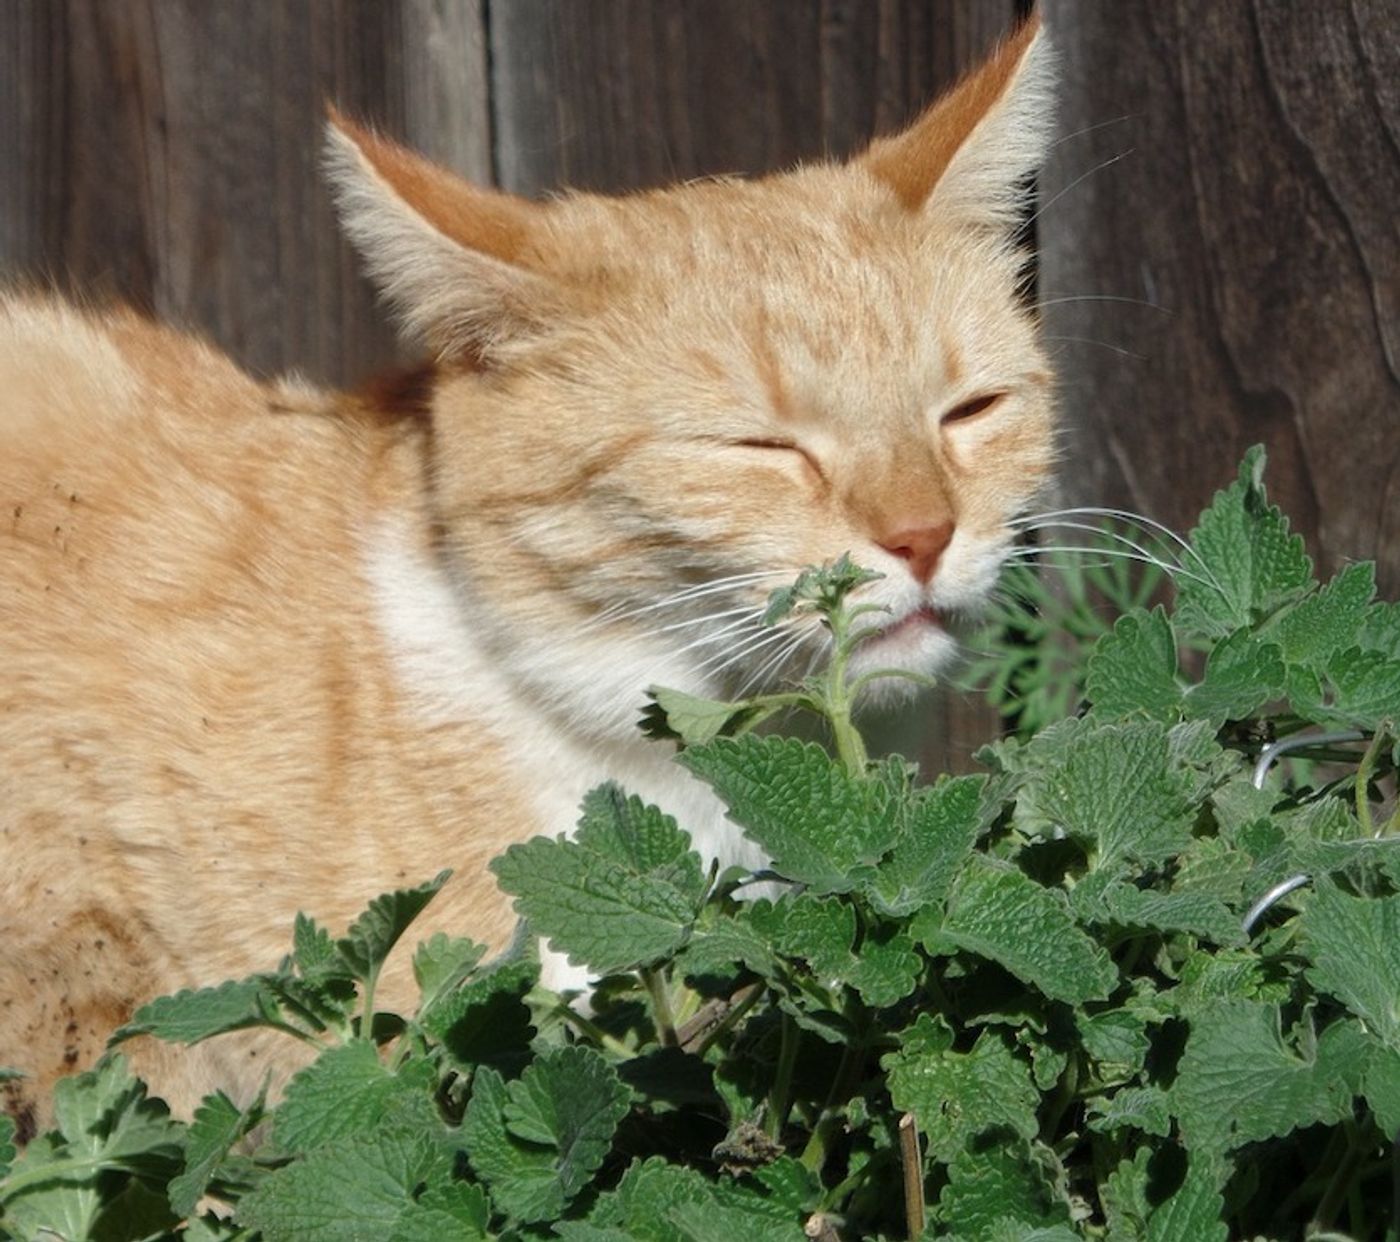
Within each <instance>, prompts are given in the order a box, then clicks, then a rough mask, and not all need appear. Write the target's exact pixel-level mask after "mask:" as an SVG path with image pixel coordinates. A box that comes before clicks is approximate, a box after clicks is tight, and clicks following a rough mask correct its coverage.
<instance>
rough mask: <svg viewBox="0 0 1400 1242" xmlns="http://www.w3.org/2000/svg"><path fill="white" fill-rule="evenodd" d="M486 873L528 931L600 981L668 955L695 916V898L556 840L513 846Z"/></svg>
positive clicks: (683, 938) (538, 839)
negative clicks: (492, 876) (526, 923)
mask: <svg viewBox="0 0 1400 1242" xmlns="http://www.w3.org/2000/svg"><path fill="white" fill-rule="evenodd" d="M687 753H688V754H689V753H693V752H687ZM491 870H492V871H493V872H495V874H496V879H497V880H498V881H499V883H500V886H501V888H502V889H503V890H504V891H505V892H507V893H509V894H510V895H511V896H513V897H514V898H515V908H516V910H517V911H518V912H519V913H520V914H521V915H523V916H524V917H525V918H526V919H528V920H529V924H530V930H531V931H532V932H534V933H535V934H537V935H539V936H541V937H543V938H544V939H546V940H548V941H549V942H550V944H551V945H552V946H553V948H554V949H556V950H557V951H559V952H562V953H565V954H567V955H568V958H569V961H571V962H573V963H574V964H575V965H581V966H588V967H590V968H591V969H592V970H594V971H596V972H598V973H599V974H610V973H613V972H615V971H619V970H625V969H627V968H629V967H633V966H645V965H649V964H650V963H652V962H655V961H657V960H658V959H660V958H663V957H667V956H669V955H670V954H672V953H674V952H675V951H676V950H677V949H679V948H680V947H681V945H683V944H684V943H685V941H686V938H687V936H688V935H689V933H690V928H691V925H692V924H693V923H694V922H695V918H696V915H697V913H698V908H697V903H696V901H695V899H694V898H693V897H690V896H688V895H687V894H686V893H684V892H682V891H681V890H680V889H678V888H677V887H676V886H675V885H674V884H673V883H671V882H670V881H668V880H665V879H661V878H659V877H657V876H652V875H637V874H636V873H635V872H632V871H629V870H628V869H627V868H626V867H624V866H623V865H622V864H621V863H619V862H616V861H614V860H613V859H611V858H608V857H606V856H604V855H602V854H599V853H596V852H595V851H593V850H590V849H586V848H584V847H583V846H582V845H578V844H576V843H575V842H573V841H567V840H565V839H564V838H563V837H559V838H557V839H555V840H550V839H549V838H547V837H535V838H534V839H533V840H531V841H527V842H525V843H524V844H523V845H512V846H511V847H510V849H508V850H507V851H506V852H505V853H504V854H502V855H501V856H500V857H498V858H497V859H495V860H494V861H493V862H492V863H491Z"/></svg>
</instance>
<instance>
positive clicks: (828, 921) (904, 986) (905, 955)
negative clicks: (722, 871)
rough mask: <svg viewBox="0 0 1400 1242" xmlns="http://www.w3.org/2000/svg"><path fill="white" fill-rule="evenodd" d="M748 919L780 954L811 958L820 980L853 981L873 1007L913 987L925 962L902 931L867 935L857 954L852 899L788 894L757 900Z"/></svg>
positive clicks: (899, 997)
mask: <svg viewBox="0 0 1400 1242" xmlns="http://www.w3.org/2000/svg"><path fill="white" fill-rule="evenodd" d="M749 921H750V922H751V923H752V925H753V927H754V930H755V931H757V932H758V933H759V935H761V936H763V937H765V938H766V939H767V940H768V941H769V942H770V943H771V944H772V945H773V947H774V948H775V949H776V950H777V951H778V952H779V953H782V954H784V955H786V956H788V957H796V958H804V959H806V961H807V962H808V963H809V964H810V965H811V968H812V971H813V973H814V974H816V975H817V977H818V978H819V979H821V980H823V981H824V982H831V981H836V982H841V983H847V984H849V985H850V986H851V987H853V988H855V989H856V991H858V992H859V993H860V994H861V998H862V999H863V1000H864V1001H865V1003H866V1004H868V1005H870V1006H872V1007H874V1008H877V1009H878V1008H881V1007H882V1006H886V1005H893V1004H895V1003H896V1002H897V1001H900V1000H903V999H904V997H906V996H908V995H909V993H910V992H912V991H913V990H914V983H915V980H916V979H917V977H918V974H919V970H920V968H921V966H922V963H921V962H920V960H919V957H918V954H916V953H915V952H914V946H913V943H912V941H910V940H909V938H908V937H907V936H903V935H896V936H894V937H892V938H891V939H888V940H885V941H880V940H874V939H868V940H866V941H865V943H864V944H862V946H861V949H860V952H859V954H857V953H856V952H855V951H854V945H855V940H856V912H855V907H854V906H852V905H851V904H850V903H849V902H844V901H840V900H837V899H836V898H831V897H812V896H810V895H809V894H806V893H802V894H789V895H786V896H784V897H782V898H781V899H780V900H779V901H777V902H776V903H773V902H769V901H759V902H757V903H755V905H754V907H753V909H752V911H751V912H750V915H749Z"/></svg>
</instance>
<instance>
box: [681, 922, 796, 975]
mask: <svg viewBox="0 0 1400 1242" xmlns="http://www.w3.org/2000/svg"><path fill="white" fill-rule="evenodd" d="M750 914H751V911H741V912H740V914H739V916H737V917H731V916H728V915H725V916H721V917H719V918H715V919H714V920H713V921H711V922H708V923H706V924H703V925H702V926H700V927H697V928H696V930H695V932H694V933H693V934H692V935H691V937H690V941H689V942H688V943H687V944H686V946H685V948H684V949H683V950H682V951H681V954H680V956H679V957H678V958H677V960H678V962H679V963H680V967H681V971H682V973H683V974H684V975H685V977H686V978H689V979H694V978H698V977H700V976H703V975H715V974H729V973H731V972H733V971H734V970H735V969H736V968H737V967H740V966H742V967H744V968H746V969H748V970H751V971H753V972H754V973H755V974H759V975H765V976H766V975H771V974H772V973H773V971H774V969H775V968H776V959H775V958H774V956H773V950H772V947H771V946H770V945H769V943H768V941H767V940H766V939H765V938H764V937H763V936H762V935H760V934H759V932H758V931H757V930H755V928H754V926H753V923H752V922H751V921H750V917H749V916H750Z"/></svg>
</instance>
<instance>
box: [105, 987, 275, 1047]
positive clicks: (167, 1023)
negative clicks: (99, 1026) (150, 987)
mask: <svg viewBox="0 0 1400 1242" xmlns="http://www.w3.org/2000/svg"><path fill="white" fill-rule="evenodd" d="M278 1021H280V1016H279V1014H278V1011H277V1003H276V993H275V991H274V990H273V988H272V987H271V986H270V985H269V983H268V981H267V978H266V977H264V976H261V975H254V976H253V977H252V978H250V979H240V980H236V981H233V980H231V981H229V982H228V983H221V984H220V985H219V986H218V987H215V988H186V989H185V990H183V991H180V992H176V993H174V994H173V995H171V996H160V997H157V998H156V999H155V1000H153V1001H149V1002H148V1003H146V1004H144V1005H142V1006H141V1008H140V1009H138V1010H137V1011H136V1012H135V1013H134V1014H133V1015H132V1017H131V1021H130V1022H128V1023H127V1024H126V1025H125V1026H123V1027H121V1028H120V1029H119V1030H117V1031H116V1032H115V1033H114V1034H113V1035H112V1038H111V1040H110V1041H109V1042H110V1043H112V1044H115V1043H118V1042H120V1041H121V1040H125V1039H130V1038H131V1037H132V1036H134V1035H153V1036H155V1038H157V1039H163V1040H165V1042H166V1043H172V1044H197V1043H200V1042H201V1041H202V1040H206V1039H209V1038H211V1037H213V1036H215V1035H223V1034H225V1033H226V1032H228V1031H239V1030H244V1029H246V1028H247V1027H250V1026H266V1025H269V1024H272V1023H276V1022H278Z"/></svg>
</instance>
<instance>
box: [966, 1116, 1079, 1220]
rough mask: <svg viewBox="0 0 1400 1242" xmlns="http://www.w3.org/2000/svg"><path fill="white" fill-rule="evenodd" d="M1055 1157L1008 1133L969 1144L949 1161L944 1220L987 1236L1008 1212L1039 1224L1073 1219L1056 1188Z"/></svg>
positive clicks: (1008, 1214)
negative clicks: (1053, 1163) (1039, 1151)
mask: <svg viewBox="0 0 1400 1242" xmlns="http://www.w3.org/2000/svg"><path fill="white" fill-rule="evenodd" d="M1047 1157H1048V1158H1047ZM1053 1160H1054V1157H1053V1155H1049V1154H1048V1153H1038V1152H1037V1150H1036V1149H1035V1148H1033V1147H1032V1146H1031V1144H1029V1143H1027V1142H1026V1141H1025V1140H1024V1139H1022V1138H1013V1137H1010V1136H1007V1135H1001V1134H993V1135H990V1136H988V1139H987V1140H986V1141H985V1142H983V1143H980V1144H978V1143H973V1144H971V1145H969V1146H968V1147H966V1148H964V1149H963V1150H962V1151H959V1152H958V1153H957V1154H956V1155H955V1156H954V1157H953V1159H952V1161H951V1162H950V1163H949V1165H948V1184H947V1185H946V1186H944V1188H943V1191H942V1193H941V1194H940V1196H939V1199H938V1216H939V1219H941V1220H942V1222H943V1223H944V1224H945V1225H947V1226H948V1227H949V1228H950V1229H952V1230H953V1231H954V1232H955V1233H960V1234H963V1235H965V1236H967V1237H969V1238H978V1237H982V1236H983V1235H984V1234H985V1233H986V1231H987V1230H989V1229H990V1228H992V1226H993V1225H994V1224H995V1223H996V1222H997V1221H998V1220H1000V1219H1001V1218H1003V1217H1006V1216H1014V1217H1016V1218H1017V1219H1018V1220H1021V1221H1024V1222H1027V1223H1029V1224H1032V1225H1035V1226H1042V1225H1056V1224H1061V1223H1067V1222H1068V1221H1069V1205H1068V1203H1066V1201H1065V1199H1064V1197H1063V1195H1060V1194H1058V1193H1057V1192H1056V1190H1055V1186H1054V1181H1053V1177H1054V1174H1053V1171H1052V1168H1051V1167H1050V1165H1051V1162H1053Z"/></svg>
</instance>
